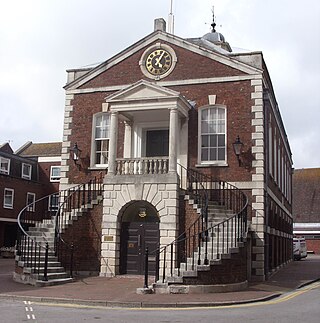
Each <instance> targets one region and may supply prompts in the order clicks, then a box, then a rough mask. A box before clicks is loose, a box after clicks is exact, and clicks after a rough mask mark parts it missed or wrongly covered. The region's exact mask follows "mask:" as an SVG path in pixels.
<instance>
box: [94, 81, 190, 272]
mask: <svg viewBox="0 0 320 323" xmlns="http://www.w3.org/2000/svg"><path fill="white" fill-rule="evenodd" d="M190 108H191V106H190V104H189V103H188V102H187V101H186V100H185V99H184V98H183V97H182V96H181V95H180V94H179V93H178V92H176V91H173V90H170V89H167V88H164V87H161V86H158V85H156V84H154V83H150V82H147V81H144V80H142V81H139V82H138V83H136V84H134V85H132V86H130V87H128V88H127V89H124V90H122V91H119V92H117V93H115V94H113V95H111V96H109V97H108V98H106V103H105V104H104V105H103V111H104V112H109V113H110V114H111V117H110V149H109V160H108V173H107V175H106V176H105V179H104V184H105V185H104V191H105V192H104V197H105V198H104V208H103V227H102V235H103V237H102V259H101V271H100V272H101V275H103V276H114V275H117V274H120V273H122V272H124V268H125V267H123V266H122V265H121V264H123V261H124V260H123V259H122V258H121V250H120V249H121V246H123V241H124V237H123V236H122V235H124V234H125V233H126V232H128V228H127V227H126V226H128V224H126V223H125V222H123V221H122V220H121V219H122V211H121V210H122V208H123V207H124V205H128V204H130V203H133V201H141V203H147V204H150V205H152V207H153V208H154V210H155V212H156V213H157V216H158V222H159V224H158V225H159V244H160V247H162V246H165V245H167V244H168V243H171V242H172V241H173V240H174V239H175V238H176V237H177V236H178V227H179V221H178V218H179V217H178V213H179V182H180V178H179V174H178V173H177V163H180V164H182V165H183V166H185V167H186V166H187V153H188V151H187V147H188V112H189V109H190ZM119 120H123V121H124V123H125V132H124V149H123V151H124V154H123V158H117V142H118V140H117V134H118V124H119ZM130 225H132V224H130ZM139 228H140V227H139ZM129 229H131V227H130V228H129ZM138 236H139V234H138ZM121 241H122V244H121ZM141 245H142V243H141ZM120 259H122V261H120ZM161 266H163V264H162V263H161V259H160V267H161Z"/></svg>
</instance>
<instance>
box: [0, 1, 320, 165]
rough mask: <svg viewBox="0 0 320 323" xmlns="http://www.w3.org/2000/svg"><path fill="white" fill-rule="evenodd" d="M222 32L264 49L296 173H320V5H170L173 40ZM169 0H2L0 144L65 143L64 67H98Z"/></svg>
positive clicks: (146, 28)
mask: <svg viewBox="0 0 320 323" xmlns="http://www.w3.org/2000/svg"><path fill="white" fill-rule="evenodd" d="M212 5H214V6H215V15H216V22H217V30H218V31H219V32H221V33H222V34H223V35H224V36H225V38H226V40H227V41H228V42H229V43H230V45H231V46H232V47H237V48H243V49H248V50H252V51H256V50H259V51H262V52H263V55H264V59H265V61H266V63H267V65H268V69H269V73H270V74H271V78H272V81H273V86H274V89H275V93H276V96H277V101H278V104H279V107H280V110H281V113H282V117H283V121H284V124H285V127H286V131H287V135H288V137H289V141H290V144H291V149H292V152H293V160H294V167H295V168H308V167H320V144H319V142H320V126H319V121H320V1H319V0H305V1H298V0H268V1H261V0H198V1H195V0H173V9H174V15H175V34H176V35H178V36H180V37H199V36H202V35H204V34H205V33H206V32H208V31H209V30H210V23H211V21H212V13H211V8H212ZM169 9H170V0H157V1H155V0H45V1H44V0H28V1H26V0H10V1H6V0H0V71H1V73H0V111H1V115H0V144H1V143H4V142H8V141H9V142H10V144H11V146H12V147H13V149H17V148H19V147H20V146H21V145H23V144H24V143H25V142H27V141H29V140H31V141H33V142H50V141H61V140H62V128H63V112H64V90H63V88H62V87H63V86H64V85H65V82H66V72H65V71H66V69H68V68H77V67H84V66H88V65H92V64H96V63H100V62H102V61H104V60H106V59H108V58H110V57H112V56H113V55H115V54H116V53H117V52H119V51H121V50H123V49H125V48H126V47H128V46H129V45H131V44H133V43H134V42H136V41H138V40H139V39H140V38H142V37H144V36H146V35H148V34H149V33H151V32H152V31H153V20H154V19H155V18H158V17H163V18H165V19H166V20H167V17H168V13H169Z"/></svg>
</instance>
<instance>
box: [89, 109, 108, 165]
mask: <svg viewBox="0 0 320 323" xmlns="http://www.w3.org/2000/svg"><path fill="white" fill-rule="evenodd" d="M101 116H102V117H103V116H106V117H108V118H109V122H108V124H107V128H109V129H108V130H106V133H107V134H108V136H105V137H101V138H100V137H99V138H97V136H96V134H97V132H96V129H97V128H98V127H99V126H98V125H97V120H98V118H100V117H101ZM92 121H93V122H92V143H91V166H92V167H95V168H106V167H108V158H109V151H110V113H108V112H99V113H97V114H95V115H93V118H92ZM100 128H102V127H100ZM98 141H101V142H103V141H105V142H106V145H107V146H108V150H106V151H105V152H106V154H107V156H104V158H105V159H106V161H107V162H106V163H100V162H98V161H97V160H96V158H97V143H98ZM101 152H102V153H101V154H103V151H102V150H101Z"/></svg>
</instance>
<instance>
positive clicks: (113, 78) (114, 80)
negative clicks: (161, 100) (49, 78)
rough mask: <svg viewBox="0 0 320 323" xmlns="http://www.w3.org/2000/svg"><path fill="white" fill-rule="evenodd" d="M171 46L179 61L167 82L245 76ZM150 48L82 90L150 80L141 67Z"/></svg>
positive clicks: (107, 72) (104, 73)
mask: <svg viewBox="0 0 320 323" xmlns="http://www.w3.org/2000/svg"><path fill="white" fill-rule="evenodd" d="M163 43H165V42H163ZM169 45H170V47H172V48H173V49H174V50H175V52H176V55H177V57H178V61H177V64H176V67H175V69H174V71H173V72H172V73H171V74H170V75H169V76H167V77H166V81H171V80H185V79H190V78H192V79H197V78H206V77H223V76H233V75H243V74H245V73H243V72H241V71H239V70H236V69H234V68H232V67H228V66H225V65H223V64H222V63H219V62H217V61H212V60H211V59H209V58H207V57H204V56H202V55H199V54H196V53H193V52H190V51H187V50H185V49H183V48H181V47H178V46H175V45H172V44H169ZM149 46H152V44H149V45H148V46H146V47H144V48H142V49H141V50H139V51H138V52H136V53H134V54H133V55H131V56H130V57H128V58H127V59H125V60H123V61H122V62H120V63H118V64H117V65H115V66H112V67H111V68H109V69H108V70H107V71H105V72H103V73H101V74H100V75H99V76H98V77H96V78H94V79H93V80H90V81H89V82H87V83H86V84H84V85H82V86H81V88H91V87H103V86H109V85H123V84H130V83H135V82H137V81H138V80H141V79H146V80H150V79H148V78H147V77H146V76H145V75H144V74H143V73H142V71H141V69H140V65H139V61H140V59H141V56H142V54H143V52H144V51H145V50H146V49H147V47H149ZM195 65H197V68H196V69H195V68H193V67H194V66H195Z"/></svg>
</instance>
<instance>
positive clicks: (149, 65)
mask: <svg viewBox="0 0 320 323" xmlns="http://www.w3.org/2000/svg"><path fill="white" fill-rule="evenodd" d="M171 66H172V55H171V54H170V53H169V51H167V50H166V49H164V48H157V49H154V50H152V51H151V52H150V53H149V54H148V56H147V57H146V60H145V67H146V69H147V71H148V72H149V73H150V74H152V75H154V76H157V75H159V76H160V75H163V74H165V73H167V72H168V71H169V70H170V68H171Z"/></svg>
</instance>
